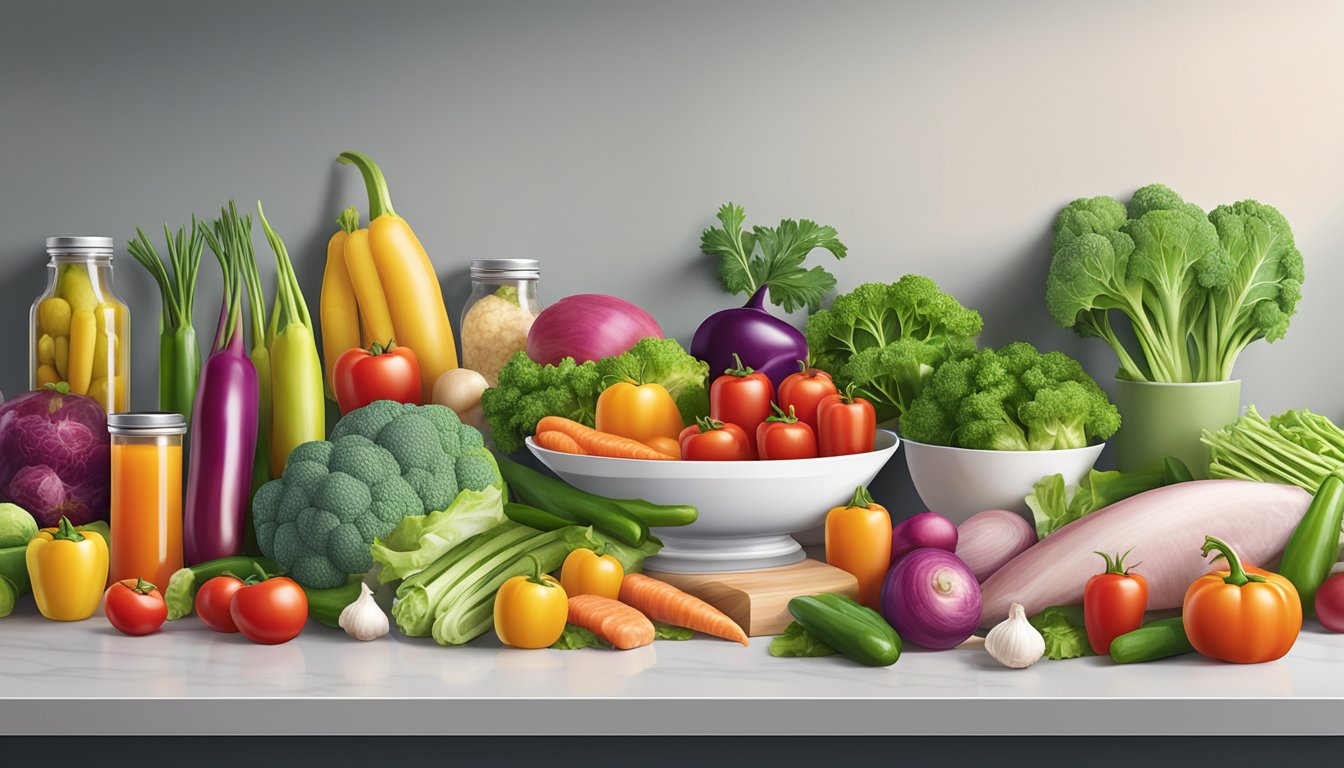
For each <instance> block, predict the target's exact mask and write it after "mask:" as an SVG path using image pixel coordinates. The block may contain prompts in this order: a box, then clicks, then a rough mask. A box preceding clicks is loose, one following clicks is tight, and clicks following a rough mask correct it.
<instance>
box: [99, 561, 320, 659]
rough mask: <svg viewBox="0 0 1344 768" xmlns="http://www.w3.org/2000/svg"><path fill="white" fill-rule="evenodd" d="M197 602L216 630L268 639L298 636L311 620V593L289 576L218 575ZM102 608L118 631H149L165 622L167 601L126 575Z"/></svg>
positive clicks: (258, 640)
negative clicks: (239, 576) (247, 576)
mask: <svg viewBox="0 0 1344 768" xmlns="http://www.w3.org/2000/svg"><path fill="white" fill-rule="evenodd" d="M195 608H196V614H197V615H198V616H200V617H201V622H202V623H204V624H205V625H206V626H207V627H209V628H211V629H213V630H215V631H216V632H241V633H242V635H243V637H246V638H247V639H248V640H251V641H252V642H254V643H262V644H265V645H277V644H279V643H287V642H289V641H290V640H293V639H294V638H295V637H298V635H299V632H301V631H302V630H303V625H304V623H305V622H307V621H308V596H307V595H306V594H304V591H303V588H302V587H300V586H299V585H298V584H297V583H295V582H294V580H293V579H289V578H286V577H284V576H274V577H270V578H255V577H254V578H249V579H246V580H244V579H240V578H238V577H237V576H234V575H232V574H225V575H223V576H216V577H214V578H213V579H210V580H209V581H207V582H205V583H204V584H202V585H201V588H200V589H198V590H197V591H196V603H195ZM103 612H104V613H105V614H107V620H108V621H109V622H110V623H111V624H112V626H113V627H114V628H115V629H116V630H117V631H118V632H121V633H122V634H126V635H148V634H150V633H153V632H156V631H158V629H159V627H161V626H163V622H164V621H165V620H166V619H167V618H168V605H167V603H166V602H165V601H164V599H163V595H162V594H161V593H160V592H159V590H158V588H157V587H155V586H154V585H153V584H150V583H149V582H147V581H145V580H144V579H126V580H124V581H118V582H117V583H115V584H113V585H112V586H110V587H108V588H107V593H106V594H105V595H104V597H103Z"/></svg>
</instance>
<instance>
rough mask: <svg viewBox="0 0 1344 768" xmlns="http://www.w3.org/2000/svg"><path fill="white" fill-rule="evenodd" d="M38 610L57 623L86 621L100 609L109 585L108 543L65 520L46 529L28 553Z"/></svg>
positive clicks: (39, 532)
mask: <svg viewBox="0 0 1344 768" xmlns="http://www.w3.org/2000/svg"><path fill="white" fill-rule="evenodd" d="M24 561H25V562H26V563H27V565H28V578H29V579H30V580H31V581H32V583H33V597H34V598H35V599H36V600H37V609H38V610H39V611H41V612H42V615H43V616H46V617H47V618H48V619H52V620H53V621H83V620H84V619H87V618H89V617H90V616H92V615H93V613H94V611H96V610H98V603H99V602H100V601H101V600H102V597H103V587H105V586H106V585H107V542H106V541H104V540H103V537H102V536H100V535H98V534H96V533H93V532H92V531H86V532H84V533H81V532H79V531H77V530H75V528H74V526H72V525H71V524H70V521H69V520H68V519H66V518H65V517H62V518H61V524H60V526H59V527H57V528H43V529H42V530H40V531H38V532H37V535H36V536H34V537H33V538H32V540H31V541H29V542H28V549H27V551H25V552H24Z"/></svg>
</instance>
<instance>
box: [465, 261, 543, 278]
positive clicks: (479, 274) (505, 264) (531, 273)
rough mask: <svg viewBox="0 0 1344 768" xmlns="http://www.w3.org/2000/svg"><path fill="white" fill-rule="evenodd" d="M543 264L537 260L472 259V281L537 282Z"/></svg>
mask: <svg viewBox="0 0 1344 768" xmlns="http://www.w3.org/2000/svg"><path fill="white" fill-rule="evenodd" d="M540 277H541V262H540V261H537V260H536V259H472V260H471V279H472V280H537V279H539V278H540Z"/></svg>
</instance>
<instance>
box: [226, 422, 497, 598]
mask: <svg viewBox="0 0 1344 768" xmlns="http://www.w3.org/2000/svg"><path fill="white" fill-rule="evenodd" d="M502 482H503V480H502V479H501V478H500V475H499V468H498V466H497V465H496V464H495V459H494V456H492V455H491V454H490V451H489V450H488V449H486V448H485V446H484V441H483V440H482V439H481V433H480V432H477V431H476V430H475V429H474V428H472V427H471V426H469V425H466V424H463V423H462V422H461V421H460V420H458V418H457V414H455V413H454V412H453V411H452V409H450V408H446V407H444V406H441V405H420V406H417V405H406V404H403V403H396V402H393V401H391V400H379V401H377V402H374V403H371V404H369V405H366V406H364V407H363V408H359V409H357V410H354V411H351V412H350V413H348V414H346V415H345V416H344V417H343V418H342V419H341V420H340V421H339V422H337V423H336V426H335V428H334V429H332V434H331V440H330V441H325V440H315V441H313V442H309V443H304V444H303V445H301V446H299V447H298V448H295V449H294V450H293V451H292V452H291V453H290V454H289V459H288V460H287V461H286V463H285V471H284V474H283V475H281V476H280V478H279V479H276V480H272V481H270V482H268V483H266V484H265V485H263V486H261V488H259V489H258V490H257V494H256V496H255V497H254V498H253V500H252V516H253V522H254V524H255V526H256V531H257V544H258V546H259V547H260V548H261V551H262V554H264V555H266V556H267V557H270V558H273V559H274V560H275V561H276V562H278V563H280V565H282V566H284V567H285V568H286V569H287V570H288V572H289V574H290V576H292V577H293V578H294V580H295V581H297V582H299V583H300V584H302V585H304V586H306V587H312V588H317V589H325V588H327V587H336V586H340V585H341V584H344V583H345V581H346V577H347V576H348V575H349V574H352V573H363V572H365V571H368V570H369V568H371V567H372V566H373V559H372V557H371V556H370V554H369V547H370V546H371V545H372V544H373V541H374V539H376V538H379V537H383V536H386V535H388V534H389V533H391V532H392V529H394V528H395V527H396V526H397V524H398V523H400V522H401V521H402V519H403V518H405V517H408V516H411V515H423V514H426V513H428V512H433V511H437V510H441V509H446V508H448V507H449V506H450V505H451V504H452V503H453V501H454V500H455V499H456V498H457V495H458V493H459V492H461V491H463V490H473V491H481V490H484V489H485V488H487V487H489V486H491V485H500V484H502Z"/></svg>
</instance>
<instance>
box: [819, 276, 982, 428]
mask: <svg viewBox="0 0 1344 768" xmlns="http://www.w3.org/2000/svg"><path fill="white" fill-rule="evenodd" d="M983 327H984V321H983V320H982V319H981V317H980V313H979V312H976V311H975V310H973V309H968V308H966V307H964V306H962V305H961V304H960V303H959V302H958V301H957V300H956V299H955V298H953V297H952V296H951V295H949V294H947V293H944V292H943V291H942V290H941V289H940V288H939V287H938V285H937V283H935V282H933V281H932V280H930V279H929V278H927V277H921V276H919V275H906V276H905V277H902V278H901V279H900V280H899V281H897V282H895V283H890V284H888V283H864V284H863V285H860V286H858V287H857V288H855V289H854V290H852V291H850V292H849V293H846V294H844V295H842V296H839V297H837V298H836V300H835V302H834V303H833V304H832V305H831V308H830V309H825V310H821V311H820V312H816V313H814V314H813V315H812V316H811V317H810V318H808V321H807V331H806V336H807V345H808V349H809V351H810V353H811V355H812V364H813V365H815V366H816V367H818V368H821V369H823V370H825V371H827V372H829V373H830V374H831V375H832V377H833V378H834V379H835V381H836V385H837V386H839V387H840V388H841V389H845V388H848V387H850V386H852V387H853V392H854V394H857V395H861V396H863V397H865V398H867V399H868V400H869V401H871V402H872V403H873V406H874V407H875V408H876V409H877V413H878V420H879V421H882V422H892V421H894V420H898V419H900V418H901V417H902V416H903V415H904V414H905V412H906V411H907V410H908V409H909V407H910V404H911V402H912V401H913V400H914V399H915V397H916V396H917V395H918V394H919V393H920V390H921V389H923V387H924V384H925V382H926V381H927V380H928V378H929V377H930V376H931V375H932V374H933V371H934V369H935V368H937V367H938V366H939V365H940V364H942V363H943V362H945V361H947V360H957V359H961V358H964V357H967V356H969V355H970V354H972V353H973V352H975V337H976V336H977V335H979V333H980V330H981V329H982V328H983Z"/></svg>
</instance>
